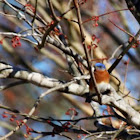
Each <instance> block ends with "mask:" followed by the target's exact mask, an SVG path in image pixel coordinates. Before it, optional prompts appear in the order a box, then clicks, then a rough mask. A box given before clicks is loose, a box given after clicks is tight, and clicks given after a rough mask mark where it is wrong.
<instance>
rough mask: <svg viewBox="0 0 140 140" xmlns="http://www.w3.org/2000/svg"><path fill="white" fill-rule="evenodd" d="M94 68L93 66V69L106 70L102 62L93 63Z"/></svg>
mask: <svg viewBox="0 0 140 140" xmlns="http://www.w3.org/2000/svg"><path fill="white" fill-rule="evenodd" d="M94 68H95V70H101V71H104V70H106V67H105V65H104V64H102V63H96V64H95V65H94Z"/></svg>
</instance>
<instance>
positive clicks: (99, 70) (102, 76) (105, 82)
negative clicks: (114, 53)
mask: <svg viewBox="0 0 140 140" xmlns="http://www.w3.org/2000/svg"><path fill="white" fill-rule="evenodd" d="M94 68H95V70H94V76H95V79H96V83H97V87H98V89H99V91H100V93H103V92H105V91H107V90H109V89H110V84H109V81H110V75H109V73H108V71H107V70H106V67H105V65H104V64H102V63H96V64H95V65H94Z"/></svg>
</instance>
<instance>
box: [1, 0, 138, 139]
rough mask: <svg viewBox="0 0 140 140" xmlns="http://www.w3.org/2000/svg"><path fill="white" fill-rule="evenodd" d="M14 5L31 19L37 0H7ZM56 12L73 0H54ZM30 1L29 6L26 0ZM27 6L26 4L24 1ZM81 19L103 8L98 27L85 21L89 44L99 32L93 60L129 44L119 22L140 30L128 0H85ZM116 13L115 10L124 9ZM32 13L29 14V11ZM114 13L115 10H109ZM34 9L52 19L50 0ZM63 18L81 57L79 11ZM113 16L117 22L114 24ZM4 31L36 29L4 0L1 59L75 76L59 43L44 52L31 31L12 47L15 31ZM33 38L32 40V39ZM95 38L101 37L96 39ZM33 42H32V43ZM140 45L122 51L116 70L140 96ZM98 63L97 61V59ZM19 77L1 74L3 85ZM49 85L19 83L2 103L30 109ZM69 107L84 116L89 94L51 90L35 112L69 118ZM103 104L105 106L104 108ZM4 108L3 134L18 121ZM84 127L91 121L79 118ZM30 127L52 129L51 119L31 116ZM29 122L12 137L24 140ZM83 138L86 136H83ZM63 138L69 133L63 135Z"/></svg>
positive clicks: (64, 76) (56, 75) (62, 76)
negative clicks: (11, 117)
mask: <svg viewBox="0 0 140 140" xmlns="http://www.w3.org/2000/svg"><path fill="white" fill-rule="evenodd" d="M7 2H9V3H10V4H11V5H13V6H14V7H15V8H16V9H18V10H19V11H20V12H23V11H24V12H23V13H24V14H25V16H26V20H28V21H29V22H31V21H32V20H33V16H31V15H32V14H34V13H33V11H34V9H35V2H36V1H35V0H32V1H28V3H27V1H26V0H7ZM52 3H53V6H54V9H55V12H56V15H57V16H60V15H61V14H62V13H64V12H65V11H67V10H68V9H69V8H70V7H72V6H73V2H71V0H52ZM27 4H28V5H27ZM25 5H26V6H25ZM80 9H81V16H82V21H87V20H88V19H90V18H91V17H93V16H99V15H102V14H105V13H109V14H106V15H104V16H100V17H99V20H98V21H97V24H98V26H95V23H96V22H95V21H93V20H89V21H87V22H85V23H83V25H84V28H85V35H86V43H87V44H88V45H90V44H91V42H92V41H93V40H92V37H93V36H96V39H95V42H96V43H97V44H98V46H97V48H95V49H94V52H93V59H102V58H110V57H111V56H112V54H113V52H114V51H115V50H116V49H117V48H118V47H119V46H120V45H121V44H127V42H128V40H129V38H130V36H129V35H128V34H126V33H125V32H123V31H122V30H120V29H119V28H117V27H116V26H115V25H117V26H119V27H120V28H123V29H124V30H126V31H127V32H129V33H131V34H132V35H135V34H136V32H137V31H138V29H139V24H138V22H137V21H136V19H135V18H134V17H133V15H132V14H131V13H130V11H129V10H126V9H127V5H126V3H125V1H124V0H118V1H114V0H104V1H103V0H87V1H86V2H85V3H84V4H82V5H81V6H80ZM121 9H124V10H122V11H118V12H112V11H117V10H121ZM27 11H28V12H29V13H31V15H29V14H28V12H27ZM110 12H112V13H110ZM36 13H37V14H38V15H39V16H40V17H41V19H43V20H44V21H45V22H46V23H50V22H51V21H52V19H51V14H50V9H49V6H48V3H47V0H41V1H39V0H37V11H36ZM5 14H8V15H10V16H8V15H5ZM64 17H65V18H64V19H62V20H61V22H60V25H61V27H62V30H63V33H64V35H65V36H66V37H67V41H68V44H69V46H70V47H71V48H72V49H73V50H74V51H76V52H77V53H78V54H80V55H81V56H83V55H84V51H83V47H82V44H81V38H80V35H79V29H78V25H77V24H76V23H75V22H73V21H77V17H76V12H75V10H71V11H70V12H68V13H67V14H66V15H65V16H64ZM110 21H112V22H113V23H114V24H115V25H113V24H112V23H111V22H110ZM34 27H35V28H38V27H45V24H43V22H41V21H39V20H35V21H34ZM2 32H5V33H6V32H13V33H22V34H27V33H31V32H32V27H31V26H29V24H28V23H27V22H26V21H24V20H22V19H21V17H20V15H18V14H17V13H16V12H15V11H14V10H12V9H11V8H10V7H9V6H8V5H7V4H5V3H4V2H3V1H0V41H1V42H0V43H1V44H0V54H1V55H0V61H4V62H6V63H9V64H11V65H13V66H16V67H20V68H22V69H25V70H28V71H36V72H39V73H42V74H44V75H46V76H48V77H52V78H56V79H60V80H63V81H69V80H70V78H72V76H71V75H69V74H68V73H67V72H65V71H66V70H68V64H67V61H66V58H65V55H64V54H63V53H62V52H61V51H60V50H59V49H57V48H56V47H54V46H53V45H50V44H46V45H45V48H43V49H42V50H41V51H37V50H36V49H35V46H36V45H35V43H37V41H36V40H35V39H34V38H33V37H32V36H27V37H25V38H21V39H20V42H21V46H20V45H19V46H17V47H13V45H12V42H11V41H12V39H13V36H11V35H4V34H2ZM29 40H30V41H29ZM97 40H98V41H99V42H97ZM31 41H32V42H34V43H31ZM123 49H124V48H122V47H121V48H120V49H119V50H118V51H117V53H116V54H115V56H114V58H113V59H111V60H109V61H107V62H108V64H107V68H109V64H112V63H113V62H114V61H115V59H116V58H117V56H118V55H119V54H120V52H122V50H123ZM139 52H140V48H139V46H137V47H136V48H131V49H130V50H129V52H128V53H127V54H126V55H125V56H124V58H123V59H122V61H121V62H120V63H119V65H118V66H117V67H116V69H115V71H116V72H115V75H116V76H117V77H119V78H120V80H121V81H122V83H123V84H124V85H125V86H123V88H124V90H123V91H124V92H125V91H126V92H125V94H127V93H128V92H130V95H131V96H133V97H135V98H137V99H139V91H140V86H139V82H140V79H139V76H140V55H139V54H140V53H139ZM128 61H129V64H128V65H126V62H128ZM93 63H95V61H93ZM15 81H18V80H15V79H0V85H1V86H2V85H7V84H8V83H12V82H15ZM46 90H47V89H45V88H40V87H38V86H35V85H32V84H29V83H28V84H22V85H17V86H15V87H12V88H9V89H6V90H4V91H1V92H0V103H1V104H3V105H6V106H9V107H11V108H15V109H18V110H20V111H22V112H24V113H28V112H29V110H30V109H31V108H32V106H33V104H34V102H35V100H36V99H37V97H38V96H39V95H40V94H41V93H43V92H44V91H46ZM72 98H73V99H75V100H76V101H77V102H79V103H82V104H81V105H85V106H87V109H88V111H84V109H83V110H81V108H80V106H77V105H76V104H75V102H74V100H71V99H72ZM131 102H133V103H135V107H136V108H137V109H138V107H139V106H138V105H139V102H138V101H136V100H133V99H132V100H131ZM69 108H75V109H76V110H77V112H78V115H77V116H76V117H75V118H80V117H86V116H89V115H91V114H92V110H91V108H90V105H89V104H88V103H85V99H83V98H81V97H76V96H72V97H71V98H68V97H66V96H65V95H62V93H60V92H54V93H52V94H49V95H47V96H46V97H45V98H44V99H43V100H42V102H41V103H40V105H39V107H38V108H37V110H36V112H35V114H34V115H37V116H40V117H45V118H48V117H53V118H56V119H70V116H69V115H66V112H67V110H68V109H69ZM104 109H105V107H103V110H104ZM4 111H6V110H4V109H0V114H1V116H0V135H5V134H6V133H8V132H9V130H11V129H12V128H14V127H15V126H16V123H15V122H11V121H10V120H9V118H10V116H9V117H8V118H3V117H2V114H3V112H4ZM18 119H19V120H20V119H23V117H21V116H18ZM79 125H81V126H82V127H83V128H85V129H88V130H89V129H91V130H92V129H93V125H92V123H91V120H90V121H89V120H86V121H81V122H80V123H79ZM28 126H30V127H31V128H33V129H36V128H37V130H38V131H52V129H53V128H52V127H50V126H49V125H47V124H44V123H39V122H36V121H32V120H29V121H28ZM25 131H26V130H25V127H24V126H23V127H22V128H21V130H20V131H19V132H18V133H17V135H13V136H12V137H11V139H13V140H16V139H18V140H19V139H21V140H22V139H24V137H23V135H24V133H26V132H25ZM71 135H73V137H74V138H75V139H80V138H78V137H77V134H71ZM31 136H32V137H35V136H37V134H32V135H31ZM81 137H82V135H81ZM59 138H60V137H59V136H55V137H52V136H50V137H46V138H42V140H43V139H53V140H57V139H59ZM61 139H62V140H65V139H67V138H64V137H61Z"/></svg>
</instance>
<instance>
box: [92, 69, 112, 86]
mask: <svg viewBox="0 0 140 140" xmlns="http://www.w3.org/2000/svg"><path fill="white" fill-rule="evenodd" d="M94 75H95V79H96V82H97V84H98V83H101V82H106V83H109V80H110V75H109V73H108V72H107V71H105V70H104V71H96V70H95V71H94Z"/></svg>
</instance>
